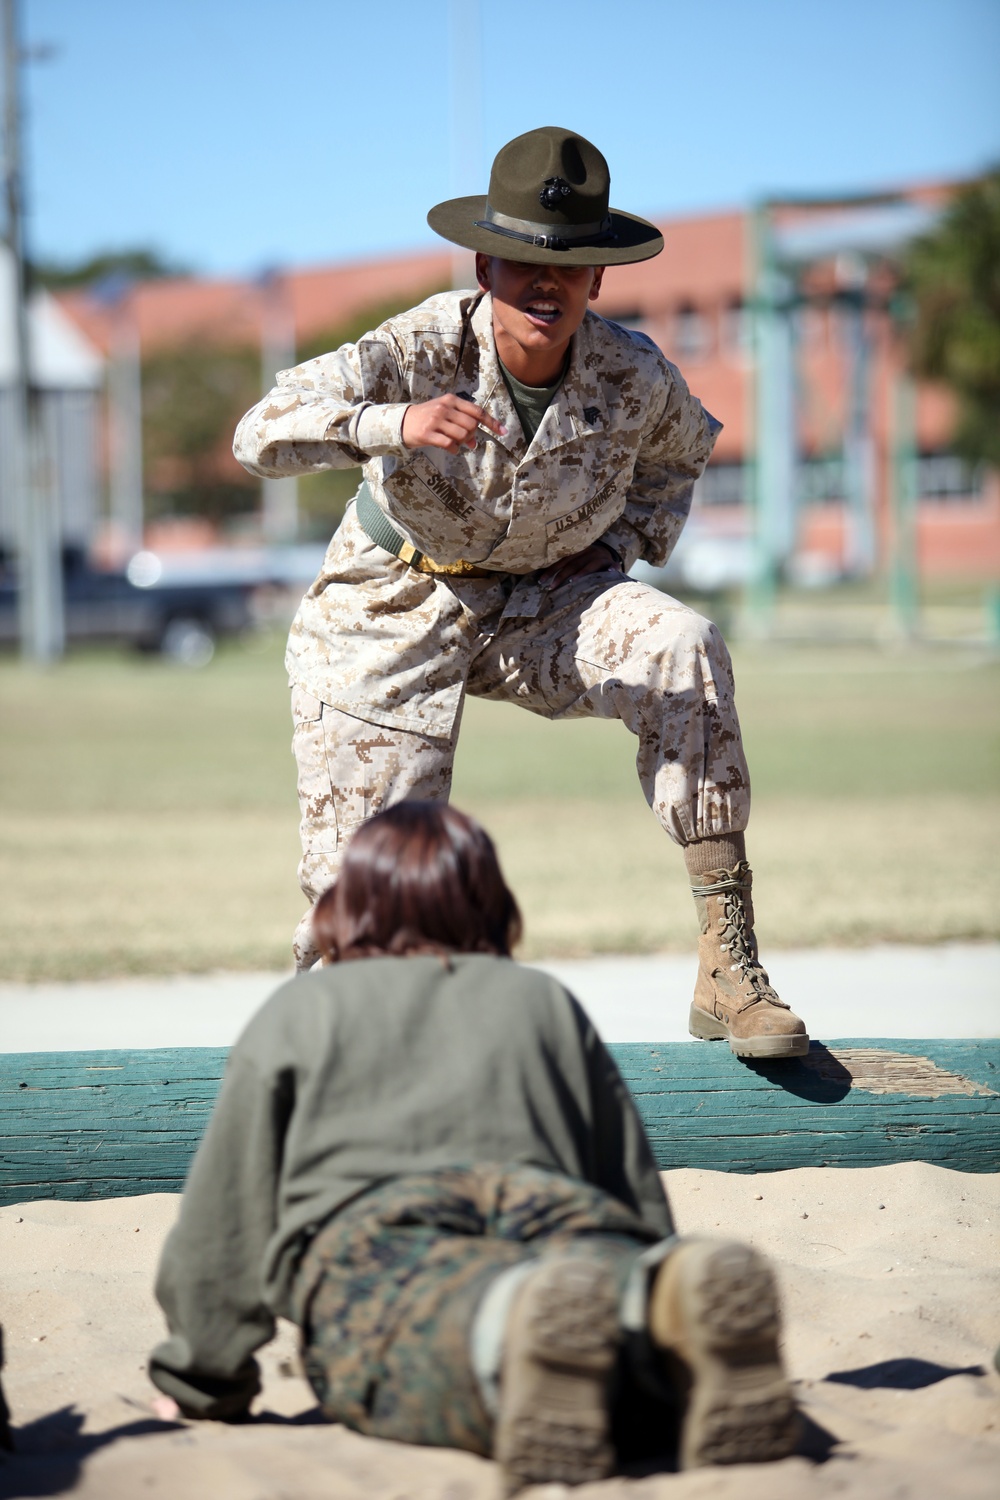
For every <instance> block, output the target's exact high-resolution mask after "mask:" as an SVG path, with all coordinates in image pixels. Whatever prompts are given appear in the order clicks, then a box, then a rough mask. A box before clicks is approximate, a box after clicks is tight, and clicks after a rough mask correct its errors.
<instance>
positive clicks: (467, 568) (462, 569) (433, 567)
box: [399, 542, 491, 578]
mask: <svg viewBox="0 0 1000 1500" xmlns="http://www.w3.org/2000/svg"><path fill="white" fill-rule="evenodd" d="M399 557H400V561H402V562H405V563H406V565H407V567H408V568H416V570H417V572H418V573H431V574H434V573H437V574H442V575H443V576H444V577H446V578H489V577H490V576H491V571H490V569H489V568H481V567H480V566H479V564H478V563H470V562H465V561H464V560H460V561H459V562H453V563H439V562H435V561H434V559H433V557H428V556H427V553H426V552H418V551H417V549H416V547H414V545H413V543H412V542H404V543H403V545H402V546H401V547H400V549H399Z"/></svg>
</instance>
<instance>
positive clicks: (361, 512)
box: [354, 479, 423, 567]
mask: <svg viewBox="0 0 1000 1500" xmlns="http://www.w3.org/2000/svg"><path fill="white" fill-rule="evenodd" d="M354 504H355V510H356V513H357V517H358V520H359V521H360V523H361V529H362V531H364V533H365V535H366V536H368V537H370V538H371V540H372V541H373V542H374V543H375V545H376V547H384V548H385V550H386V552H391V553H393V555H394V556H396V557H399V556H400V554H401V552H402V549H403V547H405V545H406V538H405V537H404V536H401V535H400V534H399V532H398V531H397V530H396V528H395V526H393V524H392V522H391V521H390V520H389V519H388V517H387V516H386V514H385V512H384V511H381V510H380V509H379V507H378V506H377V505H376V504H375V501H374V499H373V497H372V492H371V490H370V489H369V488H368V481H367V479H363V480H362V481H361V488H360V489H359V490H358V493H357V495H356V496H355V501H354ZM422 556H423V553H421V552H414V554H413V560H412V562H411V563H410V566H411V567H415V566H416V565H417V563H419V562H420V560H421V558H422Z"/></svg>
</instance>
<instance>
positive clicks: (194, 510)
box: [142, 342, 260, 521]
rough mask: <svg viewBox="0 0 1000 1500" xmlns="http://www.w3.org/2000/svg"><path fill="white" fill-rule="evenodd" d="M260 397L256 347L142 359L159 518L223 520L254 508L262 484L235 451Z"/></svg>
mask: <svg viewBox="0 0 1000 1500" xmlns="http://www.w3.org/2000/svg"><path fill="white" fill-rule="evenodd" d="M259 396H260V355H259V354H258V353H257V351H256V350H254V349H250V348H242V349H240V348H236V349H224V348H222V349H220V348H212V347H211V346H206V345H205V344H204V343H200V342H199V343H197V344H195V343H185V344H180V345H177V346H175V347H174V348H167V349H160V350H158V351H157V352H156V353H154V354H152V355H150V356H149V357H148V358H147V359H145V360H144V361H143V367H142V417H143V421H142V433H143V460H144V468H145V484H146V493H147V495H148V496H149V499H150V502H151V509H152V510H153V511H154V512H158V513H159V514H164V513H170V514H174V515H198V516H206V517H208V518H209V519H210V520H213V521H222V520H225V519H226V518H227V517H230V516H232V515H235V514H239V513H242V512H245V511H248V510H252V509H253V508H254V505H255V503H256V502H255V493H254V492H255V490H256V486H257V481H256V480H255V479H254V478H253V477H252V476H251V475H250V474H248V473H247V472H246V470H245V469H242V468H241V467H240V466H239V464H238V463H237V462H236V460H235V459H234V458H233V455H232V449H231V445H232V440H233V429H234V428H235V426H236V424H237V422H238V421H239V419H240V417H241V416H242V415H243V413H244V412H245V411H247V410H248V408H249V407H251V406H253V404H254V402H255V401H256V400H257V399H258V398H259Z"/></svg>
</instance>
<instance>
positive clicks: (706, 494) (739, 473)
mask: <svg viewBox="0 0 1000 1500" xmlns="http://www.w3.org/2000/svg"><path fill="white" fill-rule="evenodd" d="M694 495H695V500H696V502H697V504H699V505H745V504H746V503H747V500H748V498H749V497H748V495H747V484H746V469H745V468H744V466H743V464H709V466H708V468H707V469H706V470H705V472H704V474H703V475H702V476H701V478H700V479H699V480H698V482H697V484H696V485H695V487H694Z"/></svg>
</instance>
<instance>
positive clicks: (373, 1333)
mask: <svg viewBox="0 0 1000 1500" xmlns="http://www.w3.org/2000/svg"><path fill="white" fill-rule="evenodd" d="M656 1240H657V1234H656V1231H655V1230H653V1229H651V1228H650V1227H649V1225H647V1224H645V1223H644V1222H643V1221H642V1220H641V1219H640V1218H639V1217H638V1216H637V1215H636V1214H634V1213H632V1212H631V1211H630V1210H629V1209H628V1208H626V1207H625V1206H624V1205H623V1204H621V1203H619V1202H618V1201H617V1200H616V1199H614V1198H611V1197H609V1196H608V1194H607V1193H604V1192H602V1191H601V1190H600V1189H599V1188H596V1187H592V1186H591V1185H590V1184H589V1183H585V1182H580V1181H577V1180H575V1179H573V1178H569V1177H562V1176H560V1175H559V1174H557V1173H554V1172H546V1171H542V1170H540V1169H538V1168H533V1167H523V1166H490V1165H486V1166H477V1167H468V1168H448V1169H444V1170H442V1171H438V1172H430V1173H426V1174H422V1175H420V1176H413V1177H402V1178H397V1179H394V1180H392V1181H390V1182H387V1183H383V1184H381V1185H380V1186H378V1187H376V1188H373V1189H372V1190H370V1191H369V1192H367V1193H365V1194H363V1196H362V1197H360V1198H358V1199H356V1200H355V1201H354V1202H353V1203H351V1204H350V1205H348V1207H347V1208H345V1209H342V1210H341V1211H340V1212H339V1213H337V1214H336V1215H335V1216H334V1217H333V1218H332V1219H331V1220H330V1221H329V1223H327V1224H326V1225H325V1226H324V1227H323V1228H321V1229H320V1230H319V1232H318V1233H317V1235H316V1236H315V1238H314V1239H313V1240H312V1242H311V1243H310V1245H309V1247H308V1249H307V1250H306V1253H305V1255H304V1257H303V1260H302V1262H301V1264H300V1266H299V1270H298V1272H297V1275H296V1280H295V1284H294V1286H293V1290H292V1315H293V1317H294V1319H295V1321H296V1323H298V1325H299V1327H300V1329H301V1330H302V1345H303V1353H304V1361H305V1366H306V1373H307V1375H308V1377H309V1381H310V1384H311V1385H312V1387H313V1390H314V1391H315V1393H316V1396H317V1399H318V1400H319V1403H320V1405H321V1406H322V1408H323V1412H324V1414H325V1415H326V1416H327V1417H328V1418H329V1419H330V1420H332V1421H336V1422H343V1423H345V1425H347V1426H348V1427H353V1428H355V1429H356V1430H357V1431H358V1432H363V1433H368V1434H370V1435H374V1436H377V1437H383V1438H393V1439H395V1440H397V1441H399V1442H406V1443H423V1444H427V1445H430V1446H437V1447H448V1448H464V1449H467V1450H471V1451H472V1452H473V1453H483V1454H488V1453H489V1452H490V1451H491V1445H492V1434H493V1418H492V1417H491V1416H490V1415H489V1413H488V1412H487V1410H486V1408H485V1406H484V1404H483V1400H482V1397H481V1394H480V1390H479V1386H478V1383H477V1380H476V1377H475V1375H474V1372H473V1364H472V1355H471V1349H470V1335H471V1331H472V1325H473V1320H474V1318H475V1315H476V1311H477V1308H478V1306H479V1303H480V1302H481V1300H482V1298H483V1295H484V1293H485V1292H486V1289H487V1287H488V1286H489V1284H490V1282H491V1281H492V1280H493V1279H494V1278H495V1277H496V1276H497V1275H498V1274H499V1273H501V1272H503V1271H505V1270H507V1269H508V1268H509V1267H511V1266H516V1265H518V1264H519V1263H521V1262H524V1261H530V1260H535V1259H537V1258H538V1257H540V1256H547V1255H567V1254H569V1255H585V1256H590V1257H596V1258H598V1259H600V1260H601V1261H602V1262H603V1263H604V1264H605V1265H606V1266H607V1267H608V1268H609V1269H610V1270H611V1272H612V1275H613V1276H614V1278H615V1282H616V1284H617V1286H618V1288H619V1291H624V1288H625V1285H626V1283H627V1281H628V1278H629V1276H630V1274H631V1272H632V1269H633V1267H634V1265H635V1262H636V1259H637V1257H638V1256H639V1255H640V1254H642V1252H643V1251H645V1250H648V1249H649V1247H650V1245H651V1244H653V1243H655V1242H656ZM622 1384H623V1385H624V1388H625V1389H626V1390H627V1391H628V1400H627V1406H628V1419H629V1420H634V1419H635V1418H636V1416H637V1415H638V1414H639V1412H640V1410H641V1414H642V1419H643V1423H644V1425H645V1427H646V1428H647V1429H648V1428H649V1427H650V1418H649V1409H648V1408H649V1403H650V1401H651V1400H652V1398H649V1397H648V1396H645V1395H644V1393H643V1392H642V1391H640V1390H634V1389H633V1388H632V1387H631V1384H630V1379H629V1376H628V1374H627V1371H624V1372H623V1375H622ZM644 1401H646V1403H647V1407H646V1408H645V1409H643V1402H644ZM662 1405H663V1403H662V1401H661V1400H659V1399H657V1400H655V1401H652V1408H653V1419H652V1426H653V1429H654V1433H655V1435H656V1437H662V1435H663V1434H664V1433H665V1432H666V1429H667V1428H668V1427H669V1423H670V1421H671V1419H672V1418H671V1414H670V1413H669V1412H667V1411H664V1410H663V1409H662ZM626 1446H627V1444H626ZM653 1451H661V1448H660V1446H658V1445H657V1444H655V1443H654V1450H653Z"/></svg>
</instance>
